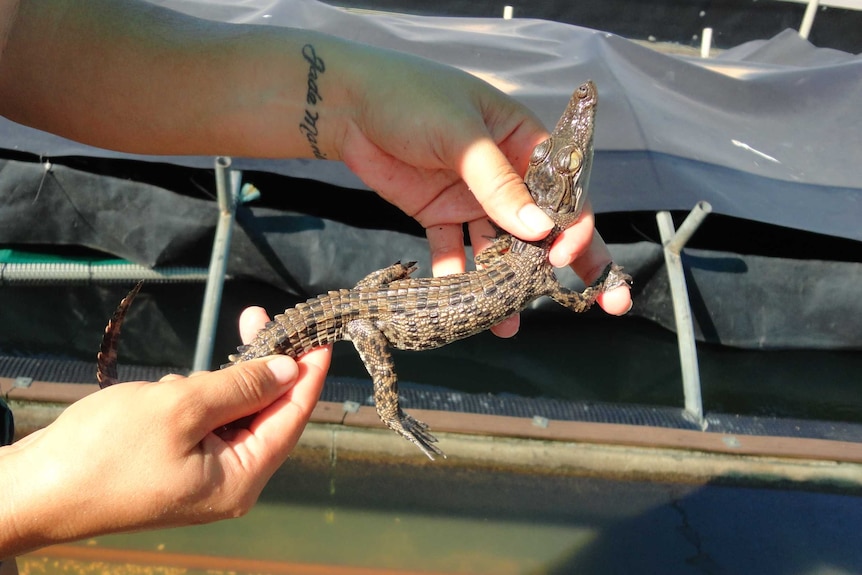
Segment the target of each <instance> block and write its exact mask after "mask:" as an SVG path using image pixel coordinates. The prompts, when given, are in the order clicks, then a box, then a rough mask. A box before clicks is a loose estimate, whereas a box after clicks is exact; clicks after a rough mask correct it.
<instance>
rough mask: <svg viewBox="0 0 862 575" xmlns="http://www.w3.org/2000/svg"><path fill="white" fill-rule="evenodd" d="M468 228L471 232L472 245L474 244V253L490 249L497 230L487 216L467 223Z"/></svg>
mask: <svg viewBox="0 0 862 575" xmlns="http://www.w3.org/2000/svg"><path fill="white" fill-rule="evenodd" d="M467 230H468V231H469V233H470V245H471V246H473V253H474V254H478V253H479V252H481V251H483V250H486V249H488V248H489V247H490V246H491V244H492V243H494V238H495V237H497V230H496V229H495V228H494V226H493V225H491V222H490V221H488V220H487V219H486V218H482V219H480V220H475V221H472V222H470V223H469V224H467Z"/></svg>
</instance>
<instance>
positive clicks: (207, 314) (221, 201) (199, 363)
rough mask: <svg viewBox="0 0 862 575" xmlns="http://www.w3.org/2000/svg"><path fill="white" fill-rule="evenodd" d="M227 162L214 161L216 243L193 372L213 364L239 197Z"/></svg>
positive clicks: (236, 174) (236, 175)
mask: <svg viewBox="0 0 862 575" xmlns="http://www.w3.org/2000/svg"><path fill="white" fill-rule="evenodd" d="M230 164H231V160H230V158H227V157H224V156H220V157H218V158H216V160H215V176H216V192H217V194H218V206H219V219H218V223H217V225H216V233H215V240H214V241H213V249H212V254H211V256H210V266H209V275H208V276H207V284H206V290H205V291H204V301H203V306H202V309H201V321H200V326H199V327H198V341H197V345H196V347H195V358H194V364H193V366H192V369H193V370H194V371H204V370H208V369H210V363H211V362H212V354H213V344H214V342H215V330H216V324H217V322H218V313H219V307H220V306H221V296H222V288H223V287H224V277H225V270H226V269H227V258H228V254H229V253H230V239H231V235H232V233H233V219H234V214H235V213H236V203H237V197H238V194H239V188H240V182H241V180H242V172H239V171H237V170H231V169H230Z"/></svg>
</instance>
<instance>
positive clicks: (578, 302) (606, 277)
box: [548, 263, 632, 313]
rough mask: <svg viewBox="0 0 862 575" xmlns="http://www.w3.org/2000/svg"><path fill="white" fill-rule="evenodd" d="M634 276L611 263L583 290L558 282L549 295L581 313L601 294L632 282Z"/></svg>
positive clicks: (562, 304) (564, 305) (559, 302)
mask: <svg viewBox="0 0 862 575" xmlns="http://www.w3.org/2000/svg"><path fill="white" fill-rule="evenodd" d="M631 281H632V278H631V276H630V275H629V274H627V273H625V272H624V271H623V268H621V267H620V266H618V265H616V264H615V263H610V264H608V266H607V267H606V268H605V270H604V271H603V272H602V275H600V276H599V278H598V279H597V280H596V281H594V282H593V283H592V284H590V286H589V287H588V288H587V289H585V290H584V291H582V292H576V291H572V290H570V289H567V288H564V287H563V286H561V285H559V284H557V289H556V290H554V291H552V292H551V293H549V294H548V295H549V296H550V297H551V298H552V299H553V300H554V301H555V302H557V303H558V304H560V305H561V306H563V307H565V308H567V309H570V310H572V311H574V312H577V313H580V312H583V311H587V310H588V309H590V307H591V306H592V305H593V304H594V303H595V302H596V298H597V297H599V294H602V293H604V292H606V291H610V290H612V289H614V288H616V287H619V286H621V285H624V284H630V283H631Z"/></svg>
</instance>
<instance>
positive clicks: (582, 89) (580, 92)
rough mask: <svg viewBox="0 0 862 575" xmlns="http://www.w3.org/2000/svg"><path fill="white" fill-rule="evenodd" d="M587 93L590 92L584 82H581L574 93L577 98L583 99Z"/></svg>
mask: <svg viewBox="0 0 862 575" xmlns="http://www.w3.org/2000/svg"><path fill="white" fill-rule="evenodd" d="M589 93H590V91H589V89H588V88H587V85H586V84H581V85H580V86H578V89H577V90H576V91H575V94H576V95H577V97H578V100H583V99H584V98H586V97H587V94H589Z"/></svg>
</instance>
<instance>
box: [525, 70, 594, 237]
mask: <svg viewBox="0 0 862 575" xmlns="http://www.w3.org/2000/svg"><path fill="white" fill-rule="evenodd" d="M597 102H598V92H597V91H596V86H595V84H593V83H592V82H591V81H587V82H586V83H584V84H581V85H580V86H578V88H577V89H576V90H575V93H574V94H572V99H571V100H570V101H569V105H568V106H566V111H565V112H563V115H562V117H561V118H560V121H559V122H558V123H557V126H556V127H555V128H554V131H553V133H551V137H550V138H548V139H547V140H545V141H543V142H542V143H540V144H539V145H538V146H536V147H535V148H534V149H533V155H532V156H531V157H530V167H529V168H528V169H527V174H526V176H524V182H525V183H526V184H527V188H528V189H529V190H530V194H531V195H532V196H533V199H534V200H535V201H536V203H537V204H538V205H539V207H540V208H542V209H543V210H544V211H545V213H547V214H548V215H549V216H551V219H553V220H554V222H555V223H556V224H557V226H558V227H559V228H560V229H565V228H567V227H569V226H570V225H571V224H572V223H574V221H575V220H577V219H578V216H580V215H581V210H583V208H584V203H585V202H586V200H587V184H588V183H589V181H590V169H591V168H592V163H593V124H594V123H595V117H596V103H597Z"/></svg>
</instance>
